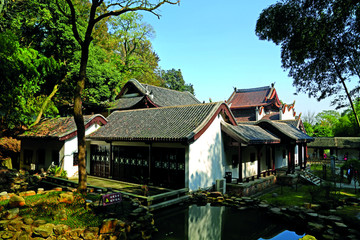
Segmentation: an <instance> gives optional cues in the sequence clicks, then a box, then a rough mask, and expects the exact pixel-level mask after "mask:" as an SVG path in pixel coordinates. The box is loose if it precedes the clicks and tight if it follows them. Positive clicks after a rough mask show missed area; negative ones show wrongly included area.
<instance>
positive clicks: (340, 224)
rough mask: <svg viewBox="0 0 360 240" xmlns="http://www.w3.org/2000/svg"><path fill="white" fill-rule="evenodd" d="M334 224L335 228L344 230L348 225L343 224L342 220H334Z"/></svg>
mask: <svg viewBox="0 0 360 240" xmlns="http://www.w3.org/2000/svg"><path fill="white" fill-rule="evenodd" d="M334 224H335V225H334V227H336V228H337V229H342V230H344V229H347V227H348V226H347V225H346V224H344V223H342V222H335V223H334Z"/></svg>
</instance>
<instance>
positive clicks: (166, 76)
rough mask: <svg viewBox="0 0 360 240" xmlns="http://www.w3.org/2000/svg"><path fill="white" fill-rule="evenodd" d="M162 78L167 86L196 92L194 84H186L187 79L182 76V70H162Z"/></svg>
mask: <svg viewBox="0 0 360 240" xmlns="http://www.w3.org/2000/svg"><path fill="white" fill-rule="evenodd" d="M161 78H162V79H163V80H164V83H165V87H167V88H170V89H173V90H177V91H182V92H183V91H188V92H190V93H192V94H194V87H193V85H192V84H186V83H185V80H184V78H183V76H182V73H181V70H180V69H178V70H175V69H174V68H173V69H170V70H167V71H165V70H162V71H161Z"/></svg>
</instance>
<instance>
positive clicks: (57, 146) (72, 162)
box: [18, 114, 107, 177]
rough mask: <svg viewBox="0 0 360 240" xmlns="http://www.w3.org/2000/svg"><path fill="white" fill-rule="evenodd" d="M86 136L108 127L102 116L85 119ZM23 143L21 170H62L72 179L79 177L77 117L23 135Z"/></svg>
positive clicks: (43, 124)
mask: <svg viewBox="0 0 360 240" xmlns="http://www.w3.org/2000/svg"><path fill="white" fill-rule="evenodd" d="M84 122H85V134H86V135H88V134H90V133H92V132H94V131H96V130H97V129H98V128H100V127H101V126H103V125H105V124H106V123H107V120H106V118H104V117H103V116H102V115H100V114H96V115H88V116H84ZM18 138H19V139H20V140H21V152H20V169H26V170H35V171H39V170H40V169H44V170H47V168H48V167H49V166H50V165H52V164H53V165H55V166H61V167H62V169H63V170H65V171H66V172H67V175H68V177H77V173H78V162H77V160H78V158H77V149H78V147H77V130H76V124H75V121H74V118H73V117H59V118H52V119H47V120H44V121H42V122H40V123H39V124H37V125H36V126H34V127H32V128H31V129H30V130H28V131H26V132H24V133H23V134H21V135H19V136H18Z"/></svg>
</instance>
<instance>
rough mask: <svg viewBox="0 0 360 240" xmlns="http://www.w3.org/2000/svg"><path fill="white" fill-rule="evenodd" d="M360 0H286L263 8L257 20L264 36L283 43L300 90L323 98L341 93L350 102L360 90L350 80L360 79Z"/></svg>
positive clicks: (283, 53) (285, 59)
mask: <svg viewBox="0 0 360 240" xmlns="http://www.w3.org/2000/svg"><path fill="white" fill-rule="evenodd" d="M359 6H360V3H359V2H352V1H347V0H329V1H306V0H284V1H281V2H279V3H276V4H273V5H271V6H270V7H268V8H266V9H264V10H263V12H262V13H261V14H260V17H259V19H258V21H257V24H256V35H257V36H258V37H259V38H260V39H261V40H268V41H273V42H274V43H275V44H277V45H281V59H282V67H283V68H284V69H286V70H289V76H290V77H292V78H293V84H294V85H295V86H296V87H297V91H298V92H306V93H308V94H309V96H313V97H316V98H317V99H318V100H321V99H324V98H326V97H329V96H332V95H338V97H337V98H336V103H337V104H338V106H339V107H342V106H349V104H345V100H348V101H349V102H350V103H351V101H352V99H351V97H354V96H356V95H355V93H356V90H358V87H357V88H356V89H354V91H353V92H350V93H348V92H346V95H347V96H346V97H344V96H342V95H341V91H342V90H343V91H344V90H345V86H346V84H345V82H346V81H351V80H352V79H354V78H353V77H354V76H356V77H360V75H359V71H358V66H359V63H360V55H359V54H358V52H359V46H360V44H359V43H360V31H359V29H360V28H359V27H358V26H359V22H360V21H359V14H358V12H359V11H358V8H359Z"/></svg>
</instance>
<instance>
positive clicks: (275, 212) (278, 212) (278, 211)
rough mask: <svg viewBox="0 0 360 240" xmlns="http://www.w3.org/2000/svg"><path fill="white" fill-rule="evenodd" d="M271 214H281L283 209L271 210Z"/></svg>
mask: <svg viewBox="0 0 360 240" xmlns="http://www.w3.org/2000/svg"><path fill="white" fill-rule="evenodd" d="M270 212H271V213H274V214H281V209H280V208H276V207H274V208H270Z"/></svg>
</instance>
